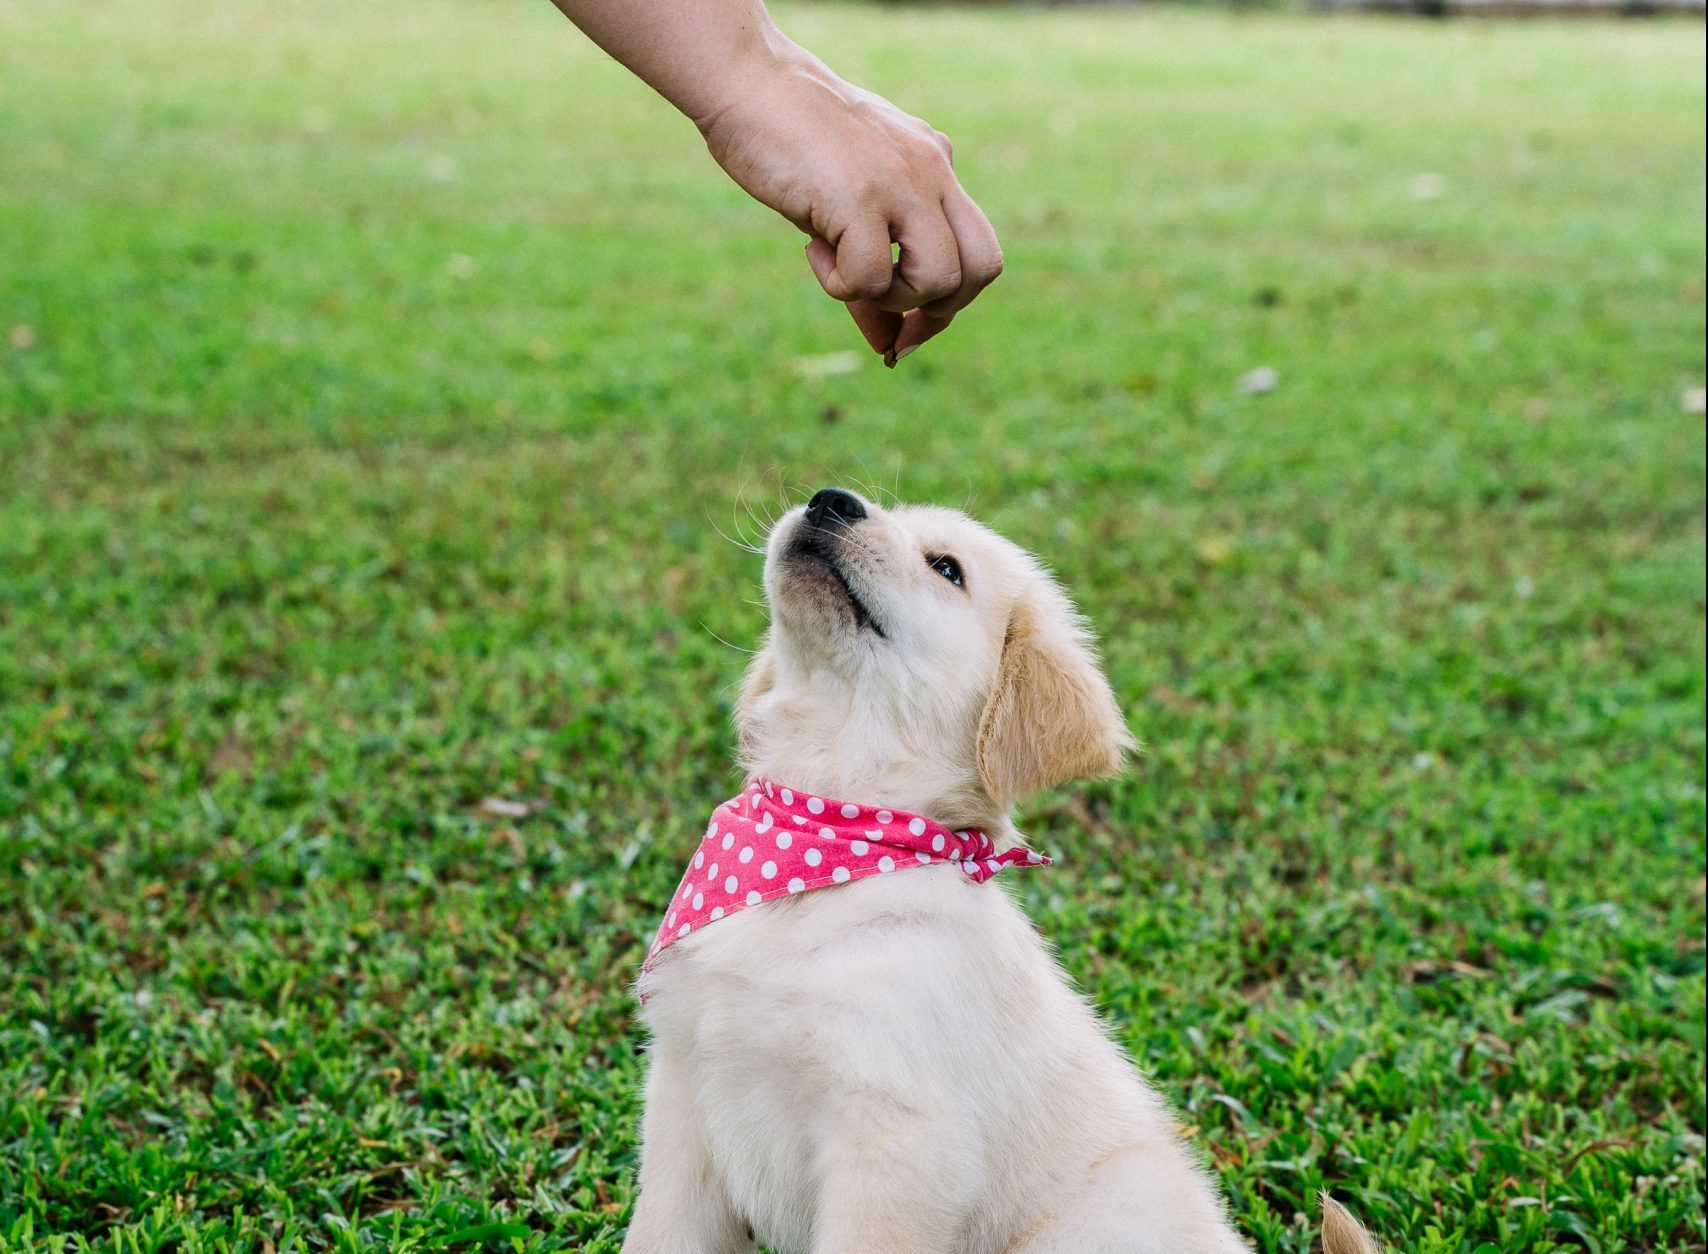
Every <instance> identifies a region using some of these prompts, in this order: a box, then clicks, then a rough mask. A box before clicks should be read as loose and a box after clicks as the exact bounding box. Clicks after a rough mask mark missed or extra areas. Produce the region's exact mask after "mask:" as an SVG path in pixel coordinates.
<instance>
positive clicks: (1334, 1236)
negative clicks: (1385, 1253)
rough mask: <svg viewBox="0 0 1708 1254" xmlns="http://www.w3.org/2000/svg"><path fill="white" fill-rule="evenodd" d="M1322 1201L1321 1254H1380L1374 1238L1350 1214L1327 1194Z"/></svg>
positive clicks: (1380, 1248)
mask: <svg viewBox="0 0 1708 1254" xmlns="http://www.w3.org/2000/svg"><path fill="white" fill-rule="evenodd" d="M1322 1200H1323V1254H1382V1247H1381V1246H1379V1245H1377V1244H1376V1238H1375V1237H1373V1236H1371V1235H1370V1234H1369V1233H1368V1232H1366V1231H1364V1225H1363V1224H1361V1223H1359V1222H1358V1221H1357V1220H1356V1219H1354V1218H1353V1217H1352V1212H1351V1211H1349V1210H1347V1209H1346V1207H1344V1206H1342V1205H1341V1204H1340V1203H1339V1202H1337V1201H1335V1200H1334V1199H1333V1198H1332V1197H1330V1196H1329V1195H1328V1194H1327V1193H1324V1194H1323V1195H1322Z"/></svg>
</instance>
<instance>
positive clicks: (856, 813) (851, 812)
mask: <svg viewBox="0 0 1708 1254" xmlns="http://www.w3.org/2000/svg"><path fill="white" fill-rule="evenodd" d="M842 817H843V818H845V819H857V818H859V817H860V807H859V806H855V805H847V806H843V807H842Z"/></svg>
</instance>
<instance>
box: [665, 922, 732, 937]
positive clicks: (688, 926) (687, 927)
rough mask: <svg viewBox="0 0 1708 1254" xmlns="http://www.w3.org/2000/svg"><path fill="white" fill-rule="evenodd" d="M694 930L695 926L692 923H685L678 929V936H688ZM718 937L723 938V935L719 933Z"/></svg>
mask: <svg viewBox="0 0 1708 1254" xmlns="http://www.w3.org/2000/svg"><path fill="white" fill-rule="evenodd" d="M693 930H694V925H693V924H692V923H684V924H683V925H682V926H681V927H679V928H677V929H676V935H678V936H686V935H688V933H689V932H692V931H693ZM718 935H719V936H722V935H723V933H722V932H719V933H718Z"/></svg>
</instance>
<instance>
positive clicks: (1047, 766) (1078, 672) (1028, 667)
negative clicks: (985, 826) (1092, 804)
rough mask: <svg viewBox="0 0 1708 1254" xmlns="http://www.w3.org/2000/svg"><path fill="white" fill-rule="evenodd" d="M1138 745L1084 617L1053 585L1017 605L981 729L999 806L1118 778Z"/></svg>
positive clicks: (988, 783)
mask: <svg viewBox="0 0 1708 1254" xmlns="http://www.w3.org/2000/svg"><path fill="white" fill-rule="evenodd" d="M1133 747H1134V741H1133V736H1132V733H1131V732H1129V731H1128V730H1127V721H1126V719H1124V718H1123V717H1122V716H1121V711H1120V708H1119V707H1118V706H1117V705H1116V704H1115V694H1114V693H1113V692H1111V691H1110V690H1109V683H1108V681H1107V680H1106V679H1104V678H1103V672H1102V671H1101V670H1099V669H1098V666H1097V655H1096V652H1095V650H1094V648H1093V646H1092V643H1091V637H1090V635H1089V633H1087V631H1086V629H1085V626H1084V624H1083V623H1082V622H1081V620H1080V617H1079V615H1078V614H1077V613H1076V612H1075V611H1074V608H1073V606H1072V605H1070V604H1069V603H1068V599H1067V597H1065V596H1064V595H1063V594H1062V593H1061V591H1060V590H1059V589H1057V588H1056V587H1054V586H1053V585H1047V586H1046V587H1045V588H1044V589H1042V590H1041V591H1039V592H1038V593H1036V594H1034V595H1032V596H1030V597H1028V598H1026V599H1024V600H1022V601H1021V602H1020V604H1018V605H1016V606H1015V607H1014V612H1013V614H1012V615H1011V616H1010V618H1009V621H1008V635H1007V638H1006V639H1005V640H1004V642H1003V646H1002V662H1001V665H1000V666H999V668H998V672H997V679H996V688H995V689H994V691H992V693H991V696H990V700H989V702H988V703H987V704H986V706H985V710H984V717H983V719H982V721H981V722H980V724H979V772H980V774H981V775H983V777H984V783H985V789H986V790H987V791H988V792H989V793H990V795H991V798H992V799H993V800H995V801H996V803H997V804H998V805H1002V806H1008V805H1011V804H1013V803H1014V802H1015V801H1016V800H1018V799H1019V798H1021V797H1023V796H1025V795H1026V794H1027V793H1031V792H1036V791H1037V790H1038V789H1040V788H1049V787H1051V786H1053V785H1055V784H1062V783H1066V782H1067V781H1068V780H1071V779H1100V778H1103V777H1105V776H1109V775H1115V774H1118V773H1119V772H1120V770H1121V765H1122V762H1123V761H1124V760H1125V757H1126V754H1127V751H1128V750H1130V749H1132V748H1133Z"/></svg>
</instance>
